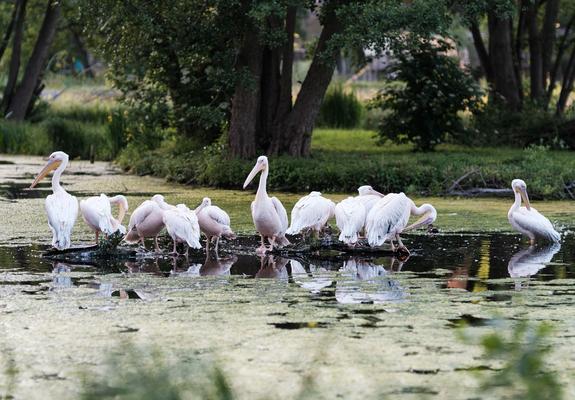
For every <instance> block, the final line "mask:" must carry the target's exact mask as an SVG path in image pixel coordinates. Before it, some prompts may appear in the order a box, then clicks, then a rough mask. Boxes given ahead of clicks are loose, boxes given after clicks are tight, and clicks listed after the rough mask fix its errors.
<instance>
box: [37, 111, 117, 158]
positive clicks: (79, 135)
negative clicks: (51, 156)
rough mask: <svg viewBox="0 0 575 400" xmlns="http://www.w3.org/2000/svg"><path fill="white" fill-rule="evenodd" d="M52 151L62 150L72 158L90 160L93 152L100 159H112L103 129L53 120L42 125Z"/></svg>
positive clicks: (60, 119) (58, 119)
mask: <svg viewBox="0 0 575 400" xmlns="http://www.w3.org/2000/svg"><path fill="white" fill-rule="evenodd" d="M42 125H43V127H44V130H45V132H46V135H47V136H48V139H49V140H50V143H51V146H50V147H51V148H52V150H61V151H64V152H66V153H68V155H69V156H70V158H78V157H79V158H82V159H90V158H91V156H92V152H93V153H94V156H96V154H98V158H100V159H110V158H111V150H110V144H109V142H108V141H107V140H106V138H105V137H104V135H103V133H102V127H95V126H91V125H86V124H82V123H79V122H76V121H67V120H64V119H62V118H51V119H48V120H46V121H44V122H43V123H42Z"/></svg>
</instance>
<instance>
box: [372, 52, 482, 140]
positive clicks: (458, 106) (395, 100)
mask: <svg viewBox="0 0 575 400" xmlns="http://www.w3.org/2000/svg"><path fill="white" fill-rule="evenodd" d="M450 49H451V46H450V45H449V44H447V43H446V42H444V41H438V42H435V41H424V42H421V43H420V45H419V46H418V47H416V48H413V49H411V50H409V51H404V52H398V53H397V54H396V57H397V60H398V61H397V62H396V63H394V64H392V65H391V66H390V67H389V68H388V71H387V72H388V73H389V74H391V75H393V76H394V77H395V78H396V79H397V80H399V81H401V82H403V84H402V85H390V86H388V87H386V88H385V89H383V90H382V91H381V92H380V93H379V95H378V96H377V97H376V98H375V99H374V100H373V101H372V103H371V105H370V106H371V107H373V108H380V109H381V110H383V111H384V112H385V114H384V116H383V119H382V121H381V124H380V127H379V132H380V135H381V137H382V141H385V139H391V140H392V141H394V142H396V143H408V142H411V143H413V144H414V145H415V149H416V150H423V151H429V150H432V149H433V148H434V146H436V145H437V144H439V143H442V142H444V141H445V140H446V139H447V138H448V137H450V136H455V135H458V134H460V133H461V131H462V130H463V125H462V123H461V119H460V117H459V115H458V113H459V112H461V111H467V110H474V109H475V108H476V107H477V105H478V103H479V98H480V95H481V93H480V90H479V87H478V86H477V84H476V83H475V81H474V79H473V78H472V77H471V76H470V75H469V74H468V73H466V72H464V71H462V70H461V69H460V68H459V66H458V65H457V62H456V60H455V59H453V58H451V57H449V56H447V55H446V54H445V52H447V51H448V50H450Z"/></svg>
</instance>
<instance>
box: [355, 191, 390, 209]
mask: <svg viewBox="0 0 575 400" xmlns="http://www.w3.org/2000/svg"><path fill="white" fill-rule="evenodd" d="M357 192H358V193H359V196H357V199H358V200H359V201H361V203H362V204H363V206H364V207H365V212H366V215H367V214H368V213H369V211H370V210H371V208H372V207H373V206H374V205H375V203H376V202H377V201H378V200H379V199H381V198H383V197H384V196H385V195H384V194H383V193H380V192H378V191H377V190H374V189H373V188H372V187H371V186H369V185H364V186H360V187H359V188H357Z"/></svg>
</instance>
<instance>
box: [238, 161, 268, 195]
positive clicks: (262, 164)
mask: <svg viewBox="0 0 575 400" xmlns="http://www.w3.org/2000/svg"><path fill="white" fill-rule="evenodd" d="M267 167H268V158H267V157H266V156H259V157H258V160H257V161H256V165H254V167H253V168H252V171H251V172H250V174H249V175H248V177H247V178H246V181H245V182H244V189H245V188H246V187H247V186H248V185H249V184H250V182H251V181H253V179H254V178H255V176H256V175H257V174H258V172H260V171H263V170H265V169H266V168H267Z"/></svg>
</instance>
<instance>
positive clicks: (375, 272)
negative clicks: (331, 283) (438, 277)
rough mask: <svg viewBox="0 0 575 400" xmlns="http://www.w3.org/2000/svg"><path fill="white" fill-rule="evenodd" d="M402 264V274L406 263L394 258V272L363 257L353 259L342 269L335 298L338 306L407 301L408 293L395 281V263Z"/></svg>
mask: <svg viewBox="0 0 575 400" xmlns="http://www.w3.org/2000/svg"><path fill="white" fill-rule="evenodd" d="M396 262H397V263H399V265H398V267H397V271H400V270H401V268H402V266H403V263H404V262H401V261H398V260H397V259H396V258H395V257H393V258H392V259H391V264H390V271H388V270H386V269H385V268H384V267H383V265H379V264H375V263H374V262H372V261H369V260H363V259H361V258H350V259H349V260H347V261H345V262H344V263H343V266H342V268H341V269H340V270H339V271H340V274H341V277H345V278H350V279H347V280H343V279H341V278H340V279H338V282H337V286H336V289H335V298H336V300H337V301H338V303H344V304H358V303H396V302H403V301H405V298H406V297H407V296H408V293H407V292H406V291H405V289H404V288H403V287H401V285H400V284H399V282H398V281H397V280H395V279H391V274H392V272H391V271H393V269H394V264H395V263H396Z"/></svg>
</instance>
